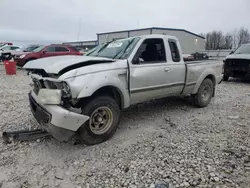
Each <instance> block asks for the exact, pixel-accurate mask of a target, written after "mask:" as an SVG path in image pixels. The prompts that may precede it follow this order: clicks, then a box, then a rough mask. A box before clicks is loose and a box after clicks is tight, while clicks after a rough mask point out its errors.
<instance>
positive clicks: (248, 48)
mask: <svg viewBox="0 0 250 188" xmlns="http://www.w3.org/2000/svg"><path fill="white" fill-rule="evenodd" d="M229 77H235V78H248V79H249V78H250V44H243V45H241V46H240V47H239V48H238V49H237V50H235V51H234V52H232V53H230V55H228V56H227V57H226V58H225V59H224V77H223V78H224V81H228V79H229Z"/></svg>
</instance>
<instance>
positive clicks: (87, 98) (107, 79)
mask: <svg viewBox="0 0 250 188" xmlns="http://www.w3.org/2000/svg"><path fill="white" fill-rule="evenodd" d="M181 54H182V50H181V45H180V43H179V41H178V39H177V38H176V37H173V36H167V35H144V36H137V37H132V38H125V39H122V40H116V41H112V42H109V43H106V44H104V45H103V44H102V45H100V46H98V47H96V48H95V49H94V50H92V51H91V52H90V53H88V54H87V55H85V56H67V57H53V58H52V57H51V58H44V59H38V60H34V61H30V62H28V63H27V64H26V65H25V66H24V69H26V70H27V71H29V72H31V78H32V80H33V83H34V88H33V90H32V91H31V92H30V93H29V100H30V107H31V111H32V113H33V115H34V117H35V118H36V120H37V121H38V123H39V124H40V125H41V126H42V127H43V128H44V129H46V130H47V131H48V132H49V133H50V134H51V135H52V136H54V137H55V138H57V139H58V140H61V141H67V140H69V139H70V138H71V137H72V136H73V135H74V133H75V132H77V133H78V134H79V136H80V138H81V139H82V141H83V142H84V143H86V144H88V145H93V144H98V143H101V142H103V141H106V140H107V139H109V138H110V137H111V136H112V135H113V134H114V133H115V131H116V129H117V127H118V125H119V121H120V115H121V109H124V108H128V107H129V106H131V105H133V104H137V103H141V102H144V101H148V100H151V99H159V98H163V97H168V96H172V95H178V96H179V95H183V96H191V97H192V98H193V101H194V104H195V105H196V106H197V107H205V106H207V105H208V104H209V103H210V101H211V99H212V97H214V95H215V88H216V85H217V84H218V83H220V81H221V80H222V78H223V74H222V70H223V62H221V61H216V60H215V61H204V62H203V61H194V62H184V61H183V58H182V56H181ZM73 109H74V110H73ZM76 109H77V110H76Z"/></svg>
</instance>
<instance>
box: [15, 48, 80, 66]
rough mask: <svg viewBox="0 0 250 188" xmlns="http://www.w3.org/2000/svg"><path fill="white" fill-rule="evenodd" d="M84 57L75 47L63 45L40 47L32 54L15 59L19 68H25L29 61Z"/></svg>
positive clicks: (25, 54)
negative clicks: (53, 57) (67, 56)
mask: <svg viewBox="0 0 250 188" xmlns="http://www.w3.org/2000/svg"><path fill="white" fill-rule="evenodd" d="M61 55H82V54H81V52H79V51H78V50H77V49H76V48H75V47H73V46H70V45H63V44H52V45H49V46H40V47H38V48H36V49H35V50H33V51H32V52H30V53H24V54H20V55H19V56H16V57H15V60H16V63H17V66H20V67H23V66H24V65H25V64H26V63H27V62H28V61H31V60H35V59H40V58H44V57H51V56H61Z"/></svg>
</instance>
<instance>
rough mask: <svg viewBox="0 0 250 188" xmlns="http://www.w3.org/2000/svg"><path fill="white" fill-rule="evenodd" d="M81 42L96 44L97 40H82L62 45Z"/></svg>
mask: <svg viewBox="0 0 250 188" xmlns="http://www.w3.org/2000/svg"><path fill="white" fill-rule="evenodd" d="M81 42H97V40H86V41H85V40H83V41H73V42H63V43H64V44H66V43H81Z"/></svg>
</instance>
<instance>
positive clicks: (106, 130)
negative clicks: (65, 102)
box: [78, 96, 121, 145]
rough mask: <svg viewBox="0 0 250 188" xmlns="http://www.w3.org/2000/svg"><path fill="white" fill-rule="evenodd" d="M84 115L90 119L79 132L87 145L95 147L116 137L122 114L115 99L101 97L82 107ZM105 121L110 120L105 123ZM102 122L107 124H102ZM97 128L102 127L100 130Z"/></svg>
mask: <svg viewBox="0 0 250 188" xmlns="http://www.w3.org/2000/svg"><path fill="white" fill-rule="evenodd" d="M105 113H106V115H105ZM82 114H84V115H88V116H89V117H90V119H89V120H88V121H87V122H86V123H84V124H83V125H82V126H81V128H80V129H79V130H78V134H79V136H80V139H81V140H82V142H83V143H84V144H86V145H95V144H99V143H102V142H104V141H106V140H108V139H109V138H111V137H112V136H113V135H114V133H115V132H116V129H117V127H118V125H119V122H120V114H121V113H120V108H119V106H118V104H117V103H116V101H115V100H114V99H112V98H111V97H109V96H99V97H96V98H93V99H91V100H90V101H89V102H88V103H87V104H83V105H82ZM105 119H108V120H106V121H105ZM100 120H102V122H106V123H100V122H99V121H100ZM94 123H96V125H95V124H94ZM98 124H99V125H98ZM102 124H103V125H102ZM97 127H100V130H98V128H97Z"/></svg>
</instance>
